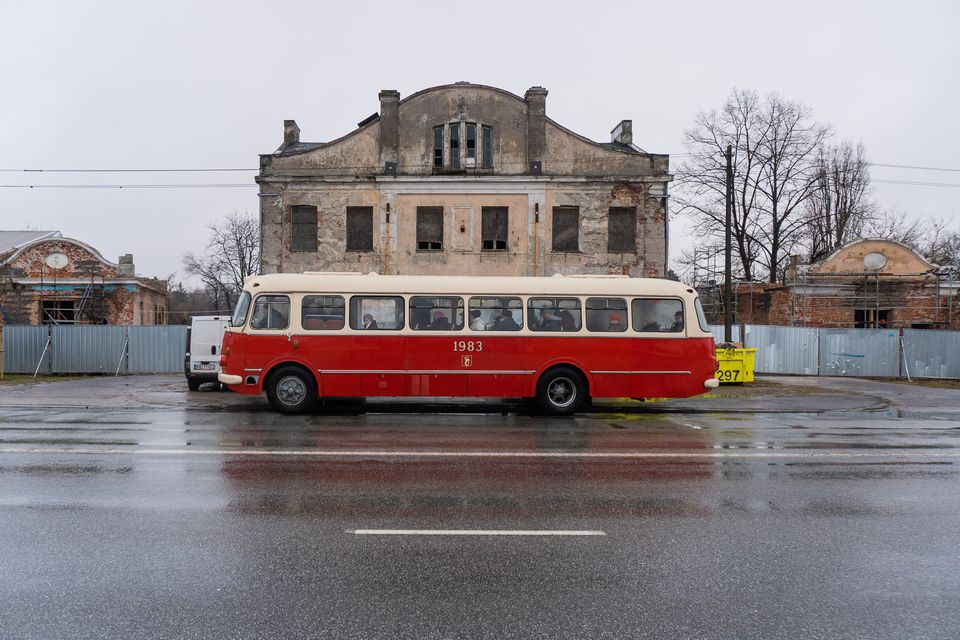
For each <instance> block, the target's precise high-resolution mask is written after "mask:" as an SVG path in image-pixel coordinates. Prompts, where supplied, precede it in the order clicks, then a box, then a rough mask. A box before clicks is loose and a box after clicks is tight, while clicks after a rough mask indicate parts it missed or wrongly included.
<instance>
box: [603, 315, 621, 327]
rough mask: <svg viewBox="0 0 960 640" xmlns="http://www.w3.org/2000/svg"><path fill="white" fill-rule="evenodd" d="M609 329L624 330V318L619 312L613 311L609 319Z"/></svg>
mask: <svg viewBox="0 0 960 640" xmlns="http://www.w3.org/2000/svg"><path fill="white" fill-rule="evenodd" d="M607 331H623V318H622V317H621V316H620V314H619V313H611V314H610V319H609V320H607Z"/></svg>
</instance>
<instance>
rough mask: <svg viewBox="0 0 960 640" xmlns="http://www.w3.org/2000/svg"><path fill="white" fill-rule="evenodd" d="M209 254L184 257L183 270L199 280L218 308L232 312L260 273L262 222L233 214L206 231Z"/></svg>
mask: <svg viewBox="0 0 960 640" xmlns="http://www.w3.org/2000/svg"><path fill="white" fill-rule="evenodd" d="M207 228H208V229H209V230H210V237H209V239H208V240H207V245H206V246H207V251H206V252H205V253H204V254H203V255H200V256H197V255H194V254H192V253H187V254H185V255H184V256H183V267H184V270H185V271H186V272H187V273H189V274H191V275H195V276H197V277H199V278H200V280H201V282H203V284H204V286H205V287H207V289H208V290H209V291H210V294H211V295H212V297H213V302H214V305H215V306H216V307H219V308H227V309H229V308H232V307H233V305H234V303H235V302H236V300H237V297H238V295H239V293H240V290H241V289H242V288H243V281H244V279H245V278H246V277H247V276H252V275H257V274H258V273H260V221H259V220H258V219H257V218H256V217H255V216H252V215H250V214H248V213H238V212H234V213H231V214H229V215H227V216H226V217H225V218H224V219H223V220H222V221H221V222H219V223H217V224H212V225H210V226H209V227H207Z"/></svg>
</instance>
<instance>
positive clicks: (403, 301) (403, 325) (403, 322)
mask: <svg viewBox="0 0 960 640" xmlns="http://www.w3.org/2000/svg"><path fill="white" fill-rule="evenodd" d="M409 297H410V296H407V295H403V294H395V295H390V294H380V293H355V294H351V295H349V301H348V305H349V306H348V308H347V319H346V326H347V327H349V328H350V330H351V331H358V332H360V333H366V332H367V331H391V332H393V331H403V330H404V329H407V328H408V324H407V304H409V302H408V299H409ZM357 298H361V299H381V300H383V299H387V300H399V301H400V326H398V327H392V328H390V329H387V328H386V327H381V326H380V322H379V321H377V320H376V318H374V321H376V322H377V328H376V329H364V328H363V314H362V309H361V308H360V307H359V306H358V307H357V311H358V312H360V318H359V325H360V326H357V327H354V326H353V301H354V300H355V299H357Z"/></svg>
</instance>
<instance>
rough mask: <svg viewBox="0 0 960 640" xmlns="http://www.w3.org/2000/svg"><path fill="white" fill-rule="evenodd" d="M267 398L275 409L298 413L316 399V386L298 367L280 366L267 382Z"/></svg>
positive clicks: (308, 375)
mask: <svg viewBox="0 0 960 640" xmlns="http://www.w3.org/2000/svg"><path fill="white" fill-rule="evenodd" d="M267 399H268V400H270V404H272V405H273V408H274V409H276V410H277V411H282V412H283V413H300V412H301V411H304V410H305V409H307V408H308V407H310V406H311V405H312V404H313V403H314V402H316V401H317V386H316V383H315V382H314V381H313V378H312V377H311V376H310V374H308V373H307V372H306V371H304V370H303V369H301V368H300V367H290V366H287V367H280V368H279V369H277V370H276V371H274V372H273V373H272V374H271V375H270V380H269V381H268V382H267Z"/></svg>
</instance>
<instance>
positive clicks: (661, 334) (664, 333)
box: [630, 296, 689, 338]
mask: <svg viewBox="0 0 960 640" xmlns="http://www.w3.org/2000/svg"><path fill="white" fill-rule="evenodd" d="M640 300H652V301H667V302H679V303H680V313H682V314H683V329H681V330H680V331H670V330H669V329H659V330H657V331H643V330H642V329H637V328H636V327H634V326H633V324H634V318H635V317H636V314H635V313H634V311H633V303H634V302H635V301H640ZM688 324H689V323H688V322H687V305H685V304H684V303H683V298H680V297H678V296H633V297H631V298H630V330H631V331H633V332H634V333H637V334H640V335H644V336H657V337H658V338H675V337H677V336H679V337H683V338H685V337H686V336H687V326H688ZM657 326H660V325H659V323H658V325H657Z"/></svg>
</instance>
